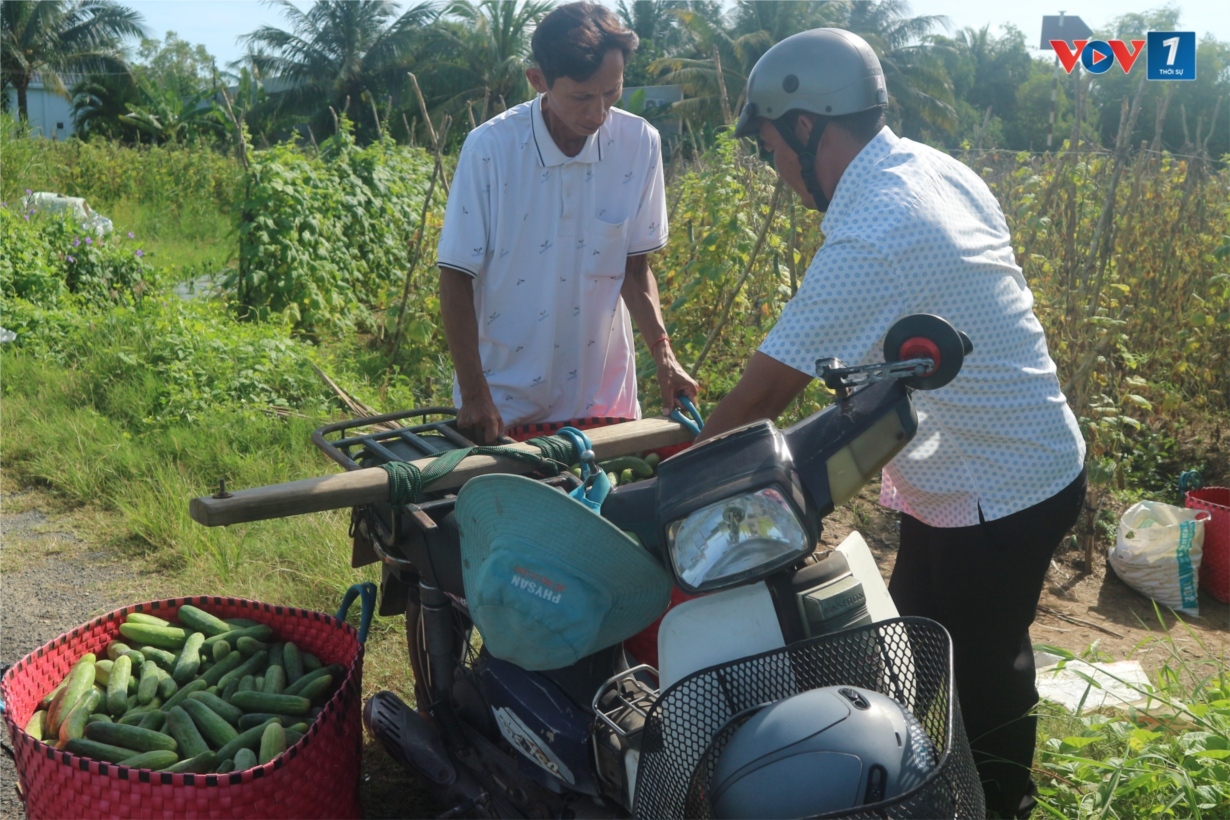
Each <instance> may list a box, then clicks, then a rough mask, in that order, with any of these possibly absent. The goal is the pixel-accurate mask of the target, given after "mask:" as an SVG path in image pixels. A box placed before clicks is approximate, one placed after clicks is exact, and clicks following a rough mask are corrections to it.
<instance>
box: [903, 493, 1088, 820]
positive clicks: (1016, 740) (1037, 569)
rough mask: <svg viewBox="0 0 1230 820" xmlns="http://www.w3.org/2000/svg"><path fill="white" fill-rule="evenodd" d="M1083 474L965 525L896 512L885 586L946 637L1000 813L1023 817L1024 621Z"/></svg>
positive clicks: (1027, 679) (1027, 728)
mask: <svg viewBox="0 0 1230 820" xmlns="http://www.w3.org/2000/svg"><path fill="white" fill-rule="evenodd" d="M1084 500H1085V472H1084V470H1082V471H1081V474H1080V475H1079V476H1077V477H1076V479H1075V480H1074V481H1073V482H1072V483H1071V484H1069V485H1068V486H1067V487H1066V488H1064V489H1063V490H1061V491H1060V492H1059V493H1057V494H1056V495H1054V496H1052V497H1051V498H1048V499H1047V500H1046V501H1043V502H1042V503H1040V504H1036V505H1034V506H1033V507H1030V508H1028V509H1025V510H1021V511H1020V512H1017V513H1013V514H1012V515H1009V516H1007V517H1006V518H1000V519H997V520H995V521H986V520H983V519H982V515H981V511H980V513H979V519H980V520H981V523H980V524H978V525H977V526H973V527H932V526H928V525H927V524H924V523H922V522H921V521H919V520H918V519H916V518H914V517H912V516H909V515H904V514H903V515H902V516H901V547H900V550H899V552H898V553H897V564H896V566H895V567H894V569H893V577H892V580H891V582H890V583H889V586H888V589H889V592H890V593H891V594H892V596H893V601H894V602H895V603H896V605H897V609H898V610H899V611H900V612H901V614H902V615H918V616H921V617H924V618H931V619H932V620H935V621H939V622H940V623H941V624H943V625H944V627H945V628H946V629H947V630H948V632H949V634H950V635H951V636H952V643H953V659H954V662H955V667H956V683H957V697H958V698H959V700H960V702H961V715H962V717H963V719H964V721H965V731H966V733H967V734H968V735H969V738H970V745H971V746H972V747H973V751H974V760H975V762H976V763H977V765H978V773H979V775H980V777H981V779H982V781H983V788H984V789H985V791H986V796H987V809H988V810H990V811H995V812H998V813H999V814H1000V816H1002V817H1028V816H1029V813H1030V811H1032V809H1033V807H1034V805H1035V801H1034V799H1033V795H1034V794H1035V793H1036V792H1035V790H1034V786H1033V781H1032V780H1031V778H1030V766H1031V765H1032V764H1033V756H1034V745H1035V742H1036V736H1037V719H1036V718H1034V717H1032V716H1031V713H1032V711H1033V708H1034V706H1035V705H1036V704H1037V703H1038V692H1037V689H1035V688H1034V675H1035V672H1034V658H1033V647H1032V645H1031V643H1030V639H1029V625H1030V624H1031V623H1033V620H1034V613H1035V611H1036V610H1037V607H1038V598H1039V596H1040V595H1041V594H1042V583H1043V580H1044V579H1045V578H1046V571H1047V568H1048V567H1049V566H1050V562H1051V556H1052V555H1053V554H1054V552H1055V548H1056V547H1057V546H1058V545H1059V542H1060V541H1061V540H1062V539H1063V537H1064V535H1065V534H1066V533H1067V531H1068V529H1069V528H1070V527H1071V526H1072V525H1073V524H1075V523H1076V519H1077V516H1078V515H1079V514H1080V511H1081V506H1082V505H1083V503H1084Z"/></svg>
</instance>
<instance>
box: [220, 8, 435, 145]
mask: <svg viewBox="0 0 1230 820" xmlns="http://www.w3.org/2000/svg"><path fill="white" fill-rule="evenodd" d="M276 5H278V6H280V7H281V8H282V12H283V16H284V17H285V19H286V21H287V22H288V23H289V26H288V28H289V31H286V30H283V29H280V28H276V27H274V26H262V27H260V28H259V29H257V30H256V31H253V32H251V33H249V34H246V35H244V36H243V37H241V38H240V41H241V42H243V43H245V44H246V45H247V46H248V48H249V57H248V60H250V62H251V66H252V68H254V69H255V70H256V71H258V72H259V73H260V75H261V76H263V77H265V78H274V77H276V78H279V79H280V80H281V81H282V82H284V83H287V84H288V85H289V86H290V87H289V88H287V89H285V90H283V91H280V92H278V93H276V94H271V95H270V98H271V102H272V103H273V104H274V105H277V106H278V108H279V111H280V112H281V113H283V114H288V115H291V116H296V117H306V118H310V119H314V120H315V121H316V122H315V123H313V124H315V125H317V127H318V128H320V126H322V125H325V123H326V122H327V121H328V119H329V108H330V107H332V108H333V109H334V111H336V112H338V113H341V111H342V109H343V108H344V107H345V105H346V101H347V100H349V101H350V105H351V111H350V116H351V118H352V119H354V120H356V121H357V122H358V124H359V127H360V130H361V131H368V132H370V133H371V135H372V136H374V126H375V123H374V122H373V121H371V118H370V116H369V109H368V108H367V107H365V106H363V105H362V104H361V100H363V99H369V98H364V97H363V93H364V92H367V93H368V94H369V95H371V97H374V98H379V97H380V96H381V94H382V92H383V90H384V87H383V85H382V83H383V79H382V78H383V77H384V76H387V75H388V73H389V72H390V70H392V69H395V68H396V67H397V66H399V65H400V64H402V63H403V62H404V61H405V60H406V59H408V58H409V56H410V55H411V53H412V52H413V50H414V47H415V43H416V40H417V38H418V37H419V36H420V35H421V34H422V32H423V29H424V27H425V26H427V24H429V23H430V22H432V21H433V20H435V18H436V16H437V14H438V7H437V5H436V4H435V3H432V2H424V3H418V4H417V5H414V6H411V7H410V8H409V9H407V10H406V11H405V12H402V13H400V14H399V11H400V10H399V8H398V5H397V4H396V3H393V2H390V0H318V2H316V3H315V4H313V5H312V6H311V8H309V9H308V10H307V11H301V10H300V9H299V8H298V7H297V6H295V5H294V4H293V3H291V2H290V1H289V0H278V2H277V3H276ZM398 73H400V72H398ZM331 129H332V125H331V124H329V125H328V128H327V129H325V128H321V129H320V130H318V131H317V133H327V132H328V130H331Z"/></svg>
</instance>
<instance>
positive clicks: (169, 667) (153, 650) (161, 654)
mask: <svg viewBox="0 0 1230 820" xmlns="http://www.w3.org/2000/svg"><path fill="white" fill-rule="evenodd" d="M138 651H139V652H140V653H141V654H142V655H144V656H145V657H146V659H147V660H151V661H153V662H154V663H156V664H158V668H159V669H161V670H162V671H163V672H174V671H175V662H176V660H178V659H177V658H176V657H175V655H173V654H171V653H170V652H168V651H166V650H165V649H159V648H158V647H156V646H142V647H141V648H140V649H139V650H138Z"/></svg>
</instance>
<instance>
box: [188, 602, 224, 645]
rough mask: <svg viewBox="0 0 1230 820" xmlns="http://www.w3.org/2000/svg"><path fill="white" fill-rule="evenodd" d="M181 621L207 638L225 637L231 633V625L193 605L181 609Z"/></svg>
mask: <svg viewBox="0 0 1230 820" xmlns="http://www.w3.org/2000/svg"><path fill="white" fill-rule="evenodd" d="M179 619H180V621H182V622H183V623H184V625H185V626H188V627H190V628H192V629H195V630H196V631H197V632H204V633H205V635H206V636H207V637H210V638H212V637H213V636H215V635H225V634H226V633H227V632H231V631H232V629H231V625H230V624H228V623H227V622H226V621H224V620H222V619H221V618H216V617H214V616H213V615H210V614H209V613H208V612H206V611H205V610H203V609H197V608H196V607H194V606H193V605H192V604H184V605H183V606H181V607H180V608H179Z"/></svg>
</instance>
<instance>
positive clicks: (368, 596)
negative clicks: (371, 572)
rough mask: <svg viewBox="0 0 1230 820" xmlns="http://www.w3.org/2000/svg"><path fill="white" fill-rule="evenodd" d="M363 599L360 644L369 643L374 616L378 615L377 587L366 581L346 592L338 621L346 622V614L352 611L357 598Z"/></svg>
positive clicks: (338, 612)
mask: <svg viewBox="0 0 1230 820" xmlns="http://www.w3.org/2000/svg"><path fill="white" fill-rule="evenodd" d="M359 597H362V599H363V603H362V609H361V610H360V612H359V643H367V630H368V629H370V628H371V625H372V615H374V614H375V613H376V585H375V584H373V583H372V582H371V581H366V582H364V583H362V584H355V585H354V586H352V587H351V588H350V589H348V590H346V595H345V597H344V598H342V605H341V607H340V608H339V609H338V610H337V619H338V620H339V621H344V620H346V613H347V612H349V611H350V605H351V604H353V603H354V599H355V598H359Z"/></svg>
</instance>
